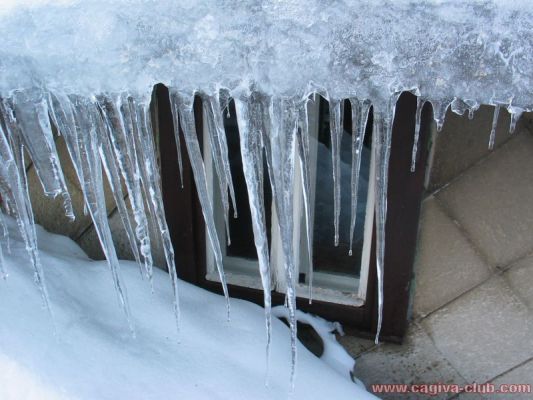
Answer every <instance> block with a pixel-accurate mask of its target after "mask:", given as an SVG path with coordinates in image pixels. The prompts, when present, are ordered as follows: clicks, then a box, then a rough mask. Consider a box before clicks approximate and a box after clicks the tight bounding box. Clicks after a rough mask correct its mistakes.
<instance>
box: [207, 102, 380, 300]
mask: <svg viewBox="0 0 533 400" xmlns="http://www.w3.org/2000/svg"><path fill="white" fill-rule="evenodd" d="M345 103H346V104H345V106H346V107H345V108H346V109H345V115H350V113H351V111H350V108H349V102H345ZM228 111H229V113H227V114H226V113H224V114H225V115H227V117H226V118H225V130H226V136H227V141H228V153H229V160H230V167H231V172H232V176H233V180H234V187H235V194H236V196H235V197H236V204H237V209H238V214H239V216H238V218H232V216H233V213H234V210H233V209H231V210H230V213H229V214H230V218H229V236H230V238H231V244H229V243H228V242H229V241H228V234H227V232H226V228H225V225H224V216H223V212H224V211H223V208H222V203H221V199H220V193H219V191H218V186H217V181H216V179H217V177H216V173H215V170H214V168H213V163H212V160H211V159H210V155H211V149H210V148H209V140H208V136H207V135H208V132H207V130H206V128H205V126H204V132H203V143H204V149H203V154H204V161H205V165H206V174H207V179H208V185H209V189H210V192H211V198H213V204H214V214H215V218H216V224H217V231H218V235H219V240H220V243H221V244H222V252H223V256H224V261H223V262H224V270H225V272H226V278H227V281H228V283H229V284H234V285H239V286H243V287H249V288H255V289H261V288H262V286H261V281H260V276H259V272H258V271H259V265H258V261H257V253H256V249H255V245H254V239H253V230H252V222H251V217H250V211H249V208H248V195H247V191H246V182H245V180H244V175H243V172H242V160H241V155H240V147H239V130H238V126H237V120H236V115H235V110H234V107H233V105H232V104H230V110H228ZM308 115H309V121H310V124H309V127H310V129H309V139H310V140H309V145H310V146H309V147H310V161H311V164H310V172H311V176H310V178H311V193H310V209H311V210H312V213H311V222H312V225H311V244H312V247H313V249H312V262H313V265H314V278H313V299H315V300H323V301H330V302H335V303H338V304H346V305H356V306H360V305H362V304H363V303H364V301H365V296H366V286H367V278H368V267H369V261H370V247H371V239H372V225H373V218H372V215H373V213H372V210H373V208H374V196H373V193H374V191H373V189H374V188H373V173H374V171H373V168H372V165H373V163H372V161H373V160H372V146H371V142H372V141H371V137H370V136H371V132H369V135H368V136H367V137H366V140H365V144H364V146H363V152H362V160H361V174H360V178H359V199H360V201H359V203H358V212H357V219H356V221H357V223H356V226H355V229H354V244H353V249H352V255H349V250H350V218H351V158H352V154H351V140H352V136H351V124H350V121H348V124H345V125H346V126H345V128H346V129H345V130H344V133H343V136H342V143H341V215H340V224H339V232H340V235H339V243H338V246H335V245H334V226H333V169H332V161H331V140H330V133H329V110H328V103H327V101H325V100H324V99H323V98H322V97H320V96H317V97H316V99H315V101H310V102H309V105H308ZM264 171H265V172H266V171H267V167H266V162H265V165H264ZM301 173H302V171H301V168H300V165H299V163H297V164H296V171H295V187H294V204H293V205H294V215H293V219H294V238H293V241H294V246H293V248H294V250H295V263H296V265H295V267H296V275H297V276H298V282H297V294H298V296H299V297H302V298H308V297H309V288H308V285H309V279H310V274H309V269H310V268H309V264H310V263H309V253H308V252H309V250H308V242H307V227H306V223H305V211H304V204H303V192H302V183H301ZM264 192H265V208H266V216H267V224H268V226H269V227H270V229H269V231H268V237H269V244H270V260H271V268H272V273H273V279H272V282H273V287H272V290H274V291H277V292H280V293H284V292H285V281H284V271H283V255H282V249H281V238H280V235H279V230H278V229H277V215H276V213H275V207H274V205H273V199H272V194H271V189H270V182H269V179H268V174H266V176H265V182H264ZM206 240H207V238H206ZM206 251H207V271H206V279H207V280H210V281H219V276H218V273H217V271H216V266H215V261H214V256H213V254H212V252H211V249H210V248H209V247H207V249H206Z"/></svg>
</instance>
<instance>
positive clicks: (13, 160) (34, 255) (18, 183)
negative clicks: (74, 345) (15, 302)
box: [0, 102, 55, 330]
mask: <svg viewBox="0 0 533 400" xmlns="http://www.w3.org/2000/svg"><path fill="white" fill-rule="evenodd" d="M0 113H1V114H2V118H3V120H4V123H5V128H6V129H7V131H6V132H4V128H3V127H2V125H0V187H1V192H2V195H3V199H4V202H9V204H10V207H11V211H12V212H14V214H15V218H16V220H17V225H18V228H19V231H20V234H21V236H22V239H23V240H24V243H25V245H26V251H27V252H28V255H29V256H30V263H31V265H32V267H33V271H34V281H35V284H36V285H37V287H38V288H39V291H40V293H41V298H42V301H43V306H44V308H45V309H46V311H47V312H48V314H49V316H50V320H51V322H52V325H53V326H54V330H55V324H54V318H53V313H52V309H51V307H50V301H49V298H48V290H47V288H46V282H45V280H44V273H43V268H42V265H41V260H40V258H39V249H38V247H37V234H36V232H35V223H34V219H33V212H32V208H31V202H30V196H29V193H28V182H27V178H26V171H25V168H24V158H23V147H22V144H21V138H20V132H19V131H18V126H17V124H16V121H15V120H14V115H13V114H12V113H11V112H10V111H9V110H7V109H6V107H5V103H4V102H0ZM8 138H9V139H8ZM4 196H5V197H4Z"/></svg>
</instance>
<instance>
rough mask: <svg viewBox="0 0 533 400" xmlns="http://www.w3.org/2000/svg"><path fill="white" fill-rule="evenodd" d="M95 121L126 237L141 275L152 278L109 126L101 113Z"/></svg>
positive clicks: (102, 157)
mask: <svg viewBox="0 0 533 400" xmlns="http://www.w3.org/2000/svg"><path fill="white" fill-rule="evenodd" d="M95 121H96V123H97V129H98V131H99V137H100V148H99V153H100V159H101V160H102V164H103V166H104V171H105V174H106V176H107V181H108V182H109V186H110V188H111V192H112V193H113V198H114V199H115V203H116V205H117V211H118V214H119V216H120V219H121V221H122V226H123V227H124V231H125V232H126V237H127V238H128V242H129V244H130V248H131V251H132V253H133V257H134V258H135V261H136V262H137V264H139V267H140V270H141V276H142V277H143V278H148V279H150V276H151V275H152V271H150V270H149V268H148V267H149V266H148V265H146V264H143V262H142V261H141V255H140V252H139V247H138V246H137V241H136V237H135V232H134V229H133V224H132V221H131V218H130V214H129V212H128V209H127V207H126V202H125V200H124V192H123V191H122V182H121V181H120V175H119V171H118V166H117V161H116V159H115V157H114V154H113V149H112V147H111V142H110V140H109V136H108V133H107V132H106V128H107V126H106V125H105V124H104V121H103V119H102V117H101V115H99V114H98V115H95Z"/></svg>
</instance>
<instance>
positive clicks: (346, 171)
mask: <svg viewBox="0 0 533 400" xmlns="http://www.w3.org/2000/svg"><path fill="white" fill-rule="evenodd" d="M319 113H320V114H319V129H318V138H317V139H315V140H316V163H317V164H316V179H315V197H314V221H313V264H314V270H315V271H316V272H324V273H334V274H336V275H341V276H347V277H352V278H358V277H359V276H360V270H361V255H362V251H363V242H364V231H365V229H364V226H365V216H366V207H367V197H368V180H369V172H370V156H371V140H370V132H367V138H366V140H365V144H364V146H363V151H362V155H361V157H362V158H361V172H360V178H359V189H358V203H357V219H356V226H355V230H354V242H353V252H352V255H351V256H350V255H349V250H350V219H351V168H352V150H351V148H352V147H351V142H352V136H351V134H352V132H351V110H350V106H349V102H345V112H344V118H345V124H344V133H343V136H342V142H341V211H340V220H339V245H338V246H335V244H334V233H335V230H334V220H333V212H334V207H333V169H332V160H331V136H330V128H329V109H328V103H327V102H326V101H325V100H324V99H321V104H320V111H319ZM311 140H313V138H311ZM317 283H318V282H317ZM354 290H357V288H354Z"/></svg>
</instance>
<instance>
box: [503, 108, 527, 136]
mask: <svg viewBox="0 0 533 400" xmlns="http://www.w3.org/2000/svg"><path fill="white" fill-rule="evenodd" d="M507 111H509V114H511V123H510V124H509V133H514V131H515V129H516V123H517V122H518V120H519V119H520V117H521V116H522V113H523V112H524V110H523V109H521V108H518V107H513V106H511V105H509V106H508V107H507Z"/></svg>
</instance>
